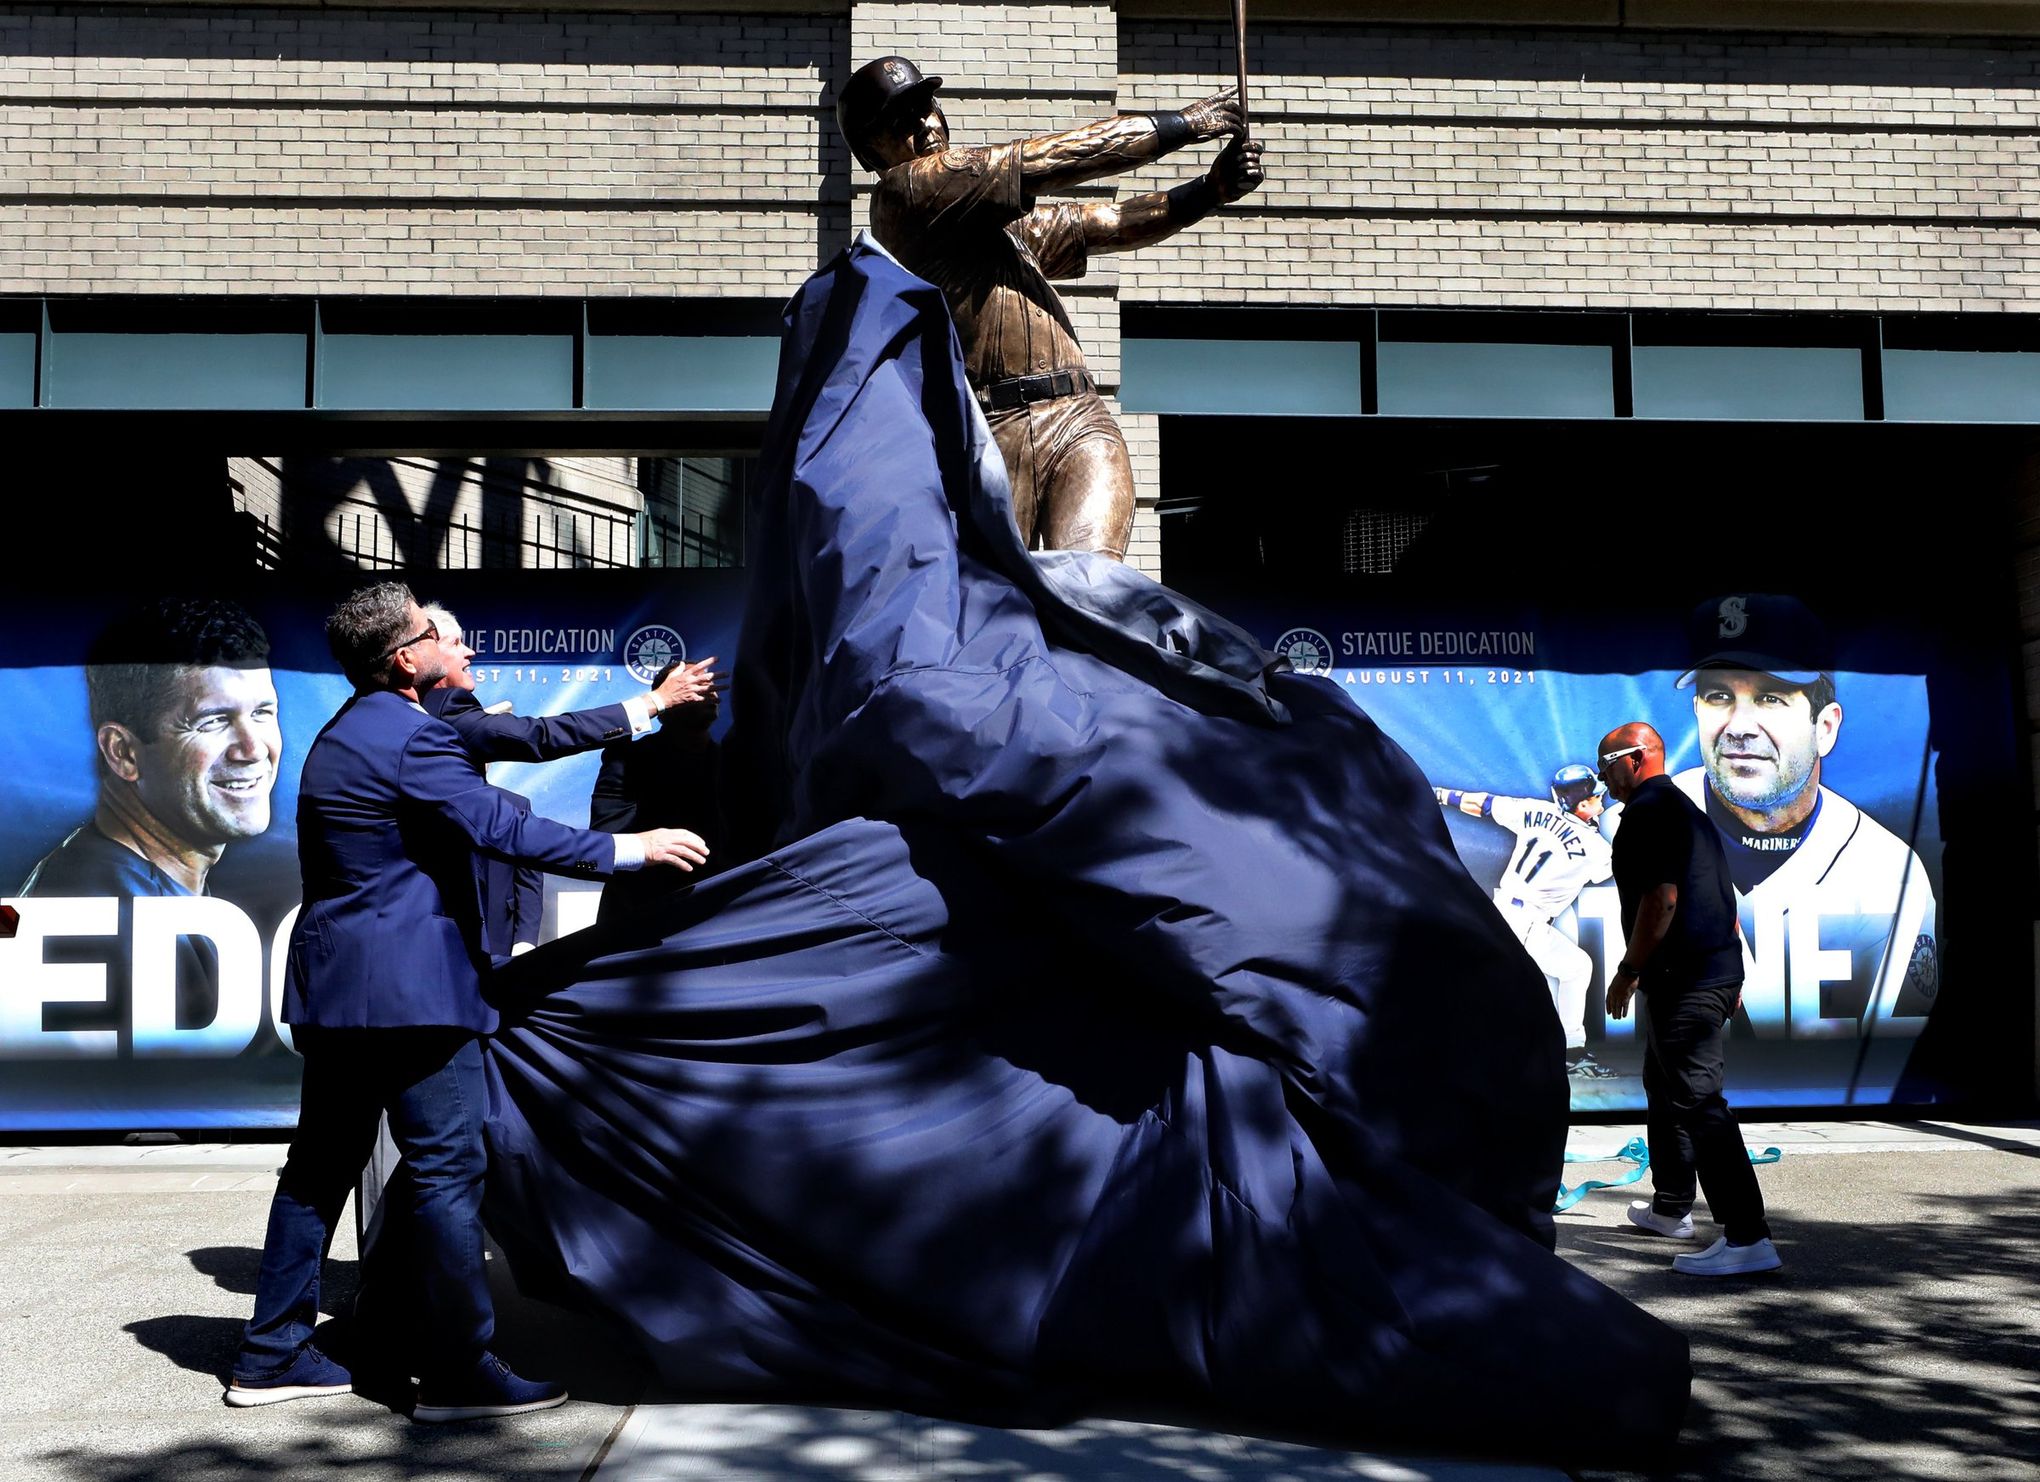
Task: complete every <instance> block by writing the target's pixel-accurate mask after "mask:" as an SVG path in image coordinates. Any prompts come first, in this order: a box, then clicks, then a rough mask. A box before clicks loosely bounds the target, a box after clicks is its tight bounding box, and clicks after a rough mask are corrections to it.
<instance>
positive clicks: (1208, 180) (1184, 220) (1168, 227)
mask: <svg viewBox="0 0 2040 1482" xmlns="http://www.w3.org/2000/svg"><path fill="white" fill-rule="evenodd" d="M1266 178H1267V176H1266V174H1265V173H1264V172H1263V170H1262V168H1261V146H1260V144H1259V143H1258V142H1256V141H1254V140H1247V141H1244V142H1243V141H1241V140H1239V139H1234V140H1233V141H1232V143H1230V144H1228V145H1227V146H1226V147H1225V150H1224V152H1223V153H1221V154H1220V155H1219V157H1218V158H1217V159H1216V160H1214V161H1212V165H1211V169H1210V170H1208V171H1207V172H1206V173H1204V174H1202V175H1200V176H1198V177H1197V178H1196V179H1195V180H1192V181H1189V182H1187V183H1185V184H1183V185H1179V186H1177V187H1175V189H1173V190H1157V191H1151V192H1149V193H1148V194H1146V195H1138V196H1130V197H1128V198H1127V199H1126V200H1123V201H1106V202H1100V203H1099V204H1098V205H1095V206H1086V207H1084V208H1083V231H1084V248H1085V250H1086V252H1127V251H1130V250H1132V249H1133V248H1136V247H1145V246H1147V245H1148V244H1149V243H1151V242H1159V241H1161V240H1162V239H1163V238H1164V237H1172V236H1174V235H1175V234H1176V233H1177V232H1180V231H1181V230H1183V228H1184V227H1186V226H1189V225H1191V224H1193V223H1195V222H1199V221H1202V220H1203V219H1204V218H1205V217H1207V216H1209V215H1210V214H1211V213H1212V212H1213V211H1215V210H1217V209H1218V208H1219V207H1220V206H1224V205H1229V204H1231V203H1232V202H1234V201H1237V200H1238V199H1239V198H1240V197H1241V196H1243V195H1245V194H1246V193H1247V192H1248V191H1250V190H1255V189H1258V188H1259V186H1260V185H1261V182H1262V181H1263V180H1265V179H1266Z"/></svg>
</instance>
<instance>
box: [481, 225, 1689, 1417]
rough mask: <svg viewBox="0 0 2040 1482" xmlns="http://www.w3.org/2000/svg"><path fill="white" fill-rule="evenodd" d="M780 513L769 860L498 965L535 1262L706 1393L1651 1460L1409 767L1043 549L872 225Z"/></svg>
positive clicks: (761, 799) (772, 635) (764, 524)
mask: <svg viewBox="0 0 2040 1482" xmlns="http://www.w3.org/2000/svg"><path fill="white" fill-rule="evenodd" d="M763 482H764V489H763V494H762V498H761V505H762V509H761V515H760V522H759V528H758V531H757V533H756V536H755V538H754V541H753V543H752V547H751V549H752V553H753V557H754V561H753V570H752V583H753V585H752V590H751V598H750V606H749V608H748V610H747V613H746V618H745V627H744V636H743V642H742V645H741V650H740V654H739V659H738V663H737V666H736V669H735V680H736V685H737V693H736V696H735V700H734V704H735V715H734V729H733V732H732V736H731V739H730V742H729V743H728V746H727V748H726V753H725V754H726V756H727V758H728V759H729V761H730V763H731V770H732V772H733V773H739V774H741V776H742V779H743V780H742V783H741V785H740V786H739V787H738V788H736V789H735V790H734V791H733V794H732V797H731V799H730V802H731V805H732V808H733V811H740V812H742V813H743V814H744V815H745V816H744V817H743V818H742V819H741V820H740V821H741V824H742V827H741V828H737V829H736V830H735V831H736V832H738V833H739V834H740V835H741V836H743V837H747V838H749V839H750V840H752V841H753V844H752V848H753V850H754V851H756V857H755V858H753V859H751V860H750V861H749V862H748V863H744V864H741V865H739V866H737V867H736V868H733V869H731V870H729V871H728V872H726V873H724V874H721V875H719V876H717V877H715V878H713V879H710V880H707V881H704V882H703V883H702V884H700V885H698V886H696V887H695V888H694V889H692V890H690V891H686V892H683V893H682V894H681V895H680V896H678V897H676V898H675V899H674V900H673V901H672V902H671V903H670V904H669V905H667V906H665V907H662V908H661V909H660V910H659V911H657V912H656V913H654V914H652V915H650V916H648V917H646V918H644V919H638V920H632V921H627V922H622V923H618V924H616V925H613V926H606V927H602V928H597V929H595V930H591V931H588V932H583V933H579V934H577V935H575V936H573V937H569V938H566V939H563V940H562V941H559V942H556V943H553V944H550V945H549V946H547V947H545V948H541V949H540V950H539V951H537V952H535V953H532V954H530V955H528V956H526V957H524V958H521V959H519V960H518V962H517V963H515V964H514V965H513V966H512V967H511V968H509V969H507V970H506V971H505V972H503V973H502V974H500V975H499V977H500V979H501V981H500V982H499V983H498V984H497V987H496V992H497V995H498V997H499V999H501V1000H502V1001H503V1002H504V1003H505V1005H506V1025H505V1027H504V1029H503V1030H502V1032H501V1033H500V1034H499V1035H497V1036H496V1037H495V1039H494V1040H493V1041H492V1043H491V1047H490V1055H489V1068H490V1077H491V1096H492V1102H493V1106H492V1112H491V1119H490V1124H489V1133H490V1151H491V1160H492V1171H491V1189H490V1205H489V1213H490V1220H491V1227H492V1229H494V1230H495V1231H496V1232H497V1234H498V1237H499V1239H501V1240H503V1242H504V1243H505V1245H506V1247H507V1248H508V1249H509V1250H510V1251H511V1254H512V1255H513V1258H514V1260H515V1262H516V1265H517V1268H518V1271H519V1275H520V1278H522V1279H525V1280H527V1281H528V1282H530V1283H533V1284H535V1285H536V1286H537V1287H538V1288H539V1289H541V1290H545V1291H547V1292H550V1293H553V1294H556V1295H561V1296H563V1297H565V1298H567V1299H570V1300H576V1301H581V1302H586V1303H589V1304H592V1305H594V1306H597V1307H600V1308H602V1309H604V1310H607V1311H609V1312H611V1313H613V1314H615V1315H616V1316H617V1317H619V1318H620V1319H621V1320H622V1321H623V1322H625V1323H626V1324H628V1325H629V1326H630V1327H631V1328H632V1329H633V1330H634V1331H635V1332H636V1333H637V1334H638V1336H639V1338H640V1339H641V1340H642V1341H643V1343H644V1345H645V1347H646V1349H647V1351H648V1352H649V1353H650V1355H651V1356H652V1358H653V1360H654V1362H655V1363H656V1364H657V1365H658V1367H659V1369H660V1371H661V1373H662V1375H663V1376H664V1377H665V1379H666V1380H667V1381H669V1382H670V1383H672V1384H674V1385H676V1386H679V1387H680V1388H681V1389H682V1390H683V1391H685V1392H689V1393H698V1394H703V1395H709V1394H714V1395H754V1396H780V1397H786V1396H796V1395H798V1396H834V1397H849V1398H859V1399H863V1400H866V1401H875V1402H880V1403H887V1404H895V1405H902V1406H907V1407H911V1408H921V1409H929V1410H943V1411H950V1412H964V1413H976V1414H996V1415H1002V1416H1016V1417H1027V1418H1032V1419H1044V1418H1052V1417H1055V1416H1059V1415H1068V1414H1071V1413H1075V1412H1077V1411H1080V1410H1083V1409H1087V1408H1089V1409H1097V1408H1126V1407H1135V1406H1147V1407H1152V1406H1167V1407H1172V1408H1177V1409H1180V1408H1183V1407H1188V1408H1189V1409H1191V1410H1192V1411H1194V1412H1195V1413H1198V1414H1201V1415H1205V1416H1208V1417H1210V1418H1212V1419H1224V1420H1226V1421H1228V1422H1232V1423H1243V1424H1258V1425H1282V1426H1300V1427H1305V1428H1308V1429H1311V1430H1314V1431H1319V1432H1336V1433H1341V1434H1348V1435H1364V1436H1369V1437H1390V1436H1399V1437H1416V1438H1419V1439H1424V1438H1428V1439H1434V1440H1441V1441H1448V1442H1450V1443H1452V1444H1456V1445H1465V1444H1492V1445H1499V1446H1503V1447H1508V1448H1522V1449H1528V1450H1549V1449H1551V1448H1552V1447H1554V1446H1557V1445H1559V1444H1560V1443H1562V1442H1566V1441H1568V1440H1576V1439H1577V1437H1578V1436H1579V1435H1580V1434H1581V1433H1582V1429H1583V1428H1586V1429H1590V1430H1591V1431H1593V1432H1594V1433H1596V1434H1598V1435H1601V1436H1603V1437H1605V1438H1606V1439H1608V1440H1610V1441H1613V1442H1615V1443H1618V1444H1643V1443H1652V1442H1657V1441H1661V1440H1664V1439H1666V1438H1668V1437H1669V1436H1670V1435H1671V1434H1673V1433H1674V1432H1675V1431H1676V1428H1677V1425H1678V1421H1679V1417H1680V1414H1681V1413H1682V1411H1683V1408H1684V1404H1685V1400H1686V1393H1687V1385H1688V1378H1689V1375H1688V1370H1687V1359H1686V1348H1685V1343H1684V1341H1683V1340H1682V1339H1681V1338H1680V1337H1679V1336H1678V1335H1676V1334H1675V1333H1673V1332H1671V1331H1670V1330H1669V1329H1666V1328H1665V1327H1663V1326H1662V1325H1660V1324H1658V1323H1656V1322H1655V1321H1654V1320H1652V1319H1650V1318H1648V1317H1646V1316H1645V1315H1644V1314H1642V1313H1641V1312H1639V1311H1638V1310H1637V1309H1635V1308H1634V1307H1632V1306H1631V1305H1630V1304H1629V1303H1627V1302H1626V1301H1624V1300H1623V1299H1621V1298H1619V1297H1617V1296H1616V1295H1615V1294H1613V1293H1612V1292H1610V1291H1608V1290H1607V1289H1606V1288H1604V1287H1601V1286H1600V1285H1598V1284H1597V1283H1595V1282H1593V1281H1592V1280H1590V1279H1588V1278H1587V1277H1585V1276H1583V1275H1581V1274H1579V1273H1577V1272H1575V1271H1573V1270H1572V1269H1571V1268H1570V1267H1568V1266H1567V1265H1565V1264H1564V1263H1563V1262H1561V1261H1559V1260H1558V1259H1556V1258H1555V1257H1554V1256H1553V1255H1551V1254H1550V1251H1549V1247H1550V1245H1551V1243H1552V1224H1551V1215H1550V1209H1551V1206H1552V1202H1553V1199H1554V1196H1555V1193H1556V1189H1557V1185H1558V1178H1559V1173H1560V1169H1561V1155H1562V1151H1563V1143H1564V1135H1565V1117H1566V1099H1567V1093H1566V1086H1565V1080H1564V1075H1563V1057H1562V1054H1561V1048H1562V1047H1561V1034H1560V1030H1559V1026H1558V1024H1557V1021H1556V1018H1555V1016H1554V1015H1553V1013H1552V1010H1551V1002H1550V998H1549V995H1548V994H1547V993H1546V991H1545V986H1544V983H1543V981H1542V978H1541V977H1540V975H1539V974H1538V973H1537V971H1536V969H1535V968H1534V967H1533V966H1532V965H1531V964H1530V963H1529V961H1528V960H1527V958H1526V957H1525V956H1524V954H1523V953H1522V951H1521V949H1520V948H1519V947H1518V946H1517V945H1516V943H1515V942H1514V940H1513V939H1512V938H1511V937H1510V935H1509V934H1508V932H1507V930H1506V929H1505V927H1504V926H1503V923H1502V922H1501V920H1500V918H1499V917H1498V916H1497V915H1496V914H1495V912H1494V909H1493V907H1492V906H1491V905H1490V904H1489V902H1488V900H1487V899H1486V896H1485V895H1484V893H1483V892H1482V891H1480V890H1479V889H1478V888H1477V887H1476V886H1475V885H1474V883H1473V882H1472V881H1471V879H1470V878H1469V877H1468V876H1467V874H1466V872H1465V870H1464V869H1463V868H1462V867H1461V865H1460V864H1459V861H1458V859H1457V856H1456V855H1455V853H1454V851H1453V848H1452V845H1451V843H1450V841H1449V839H1448V837H1447V835H1446V832H1445V828H1444V826H1443V824H1442V822H1441V821H1440V819H1439V816H1438V810H1437V806H1436V804H1435V802H1434V801H1433V799H1432V796H1431V793H1430V790H1429V787H1428V785H1427V784H1426V783H1425V782H1424V780H1423V779H1422V778H1421V777H1420V776H1419V775H1418V774H1417V772H1416V769H1415V768H1414V767H1413V766H1412V765H1411V763H1410V762H1409V760H1408V758H1407V757H1405V756H1404V755H1403V753H1402V752H1401V750H1400V749H1399V748H1398V747H1397V746H1396V745H1395V744H1394V743H1393V742H1392V741H1390V740H1389V739H1388V738H1387V737H1386V736H1384V735H1382V734H1381V732H1380V731H1379V730H1378V729H1377V728H1376V727H1375V726H1374V725H1373V724H1372V722H1370V721H1369V720H1368V719H1367V718H1366V717H1365V716H1364V715H1363V714H1361V713H1360V712H1359V711H1357V710H1356V709H1354V708H1353V706H1352V705H1351V704H1350V703H1349V702H1348V701H1347V700H1346V699H1345V698H1344V697H1343V696H1342V695H1341V694H1339V693H1338V692H1337V691H1336V690H1334V689H1333V688H1332V687H1331V686H1329V685H1327V684H1325V683H1323V682H1322V681H1319V680H1315V679H1310V678H1305V677H1301V676H1297V675H1294V674H1290V673H1287V672H1283V671H1281V670H1280V668H1279V666H1273V665H1272V663H1271V660H1270V659H1269V657H1268V656H1267V655H1266V654H1265V653H1264V652H1262V651H1261V649H1260V648H1259V647H1258V645H1256V644H1255V643H1254V642H1253V640H1252V639H1250V638H1249V637H1248V636H1247V635H1245V634H1244V633H1241V632H1240V631H1238V630H1237V629H1235V628H1233V627H1231V625H1229V624H1227V623H1225V622H1224V621H1223V620H1222V619H1220V618H1218V617H1216V616H1215V615H1213V614H1210V613H1208V612H1204V611H1201V610H1199V609H1197V608H1196V607H1195V606H1194V605H1192V604H1189V603H1187V602H1184V601H1183V600H1182V599H1180V598H1178V597H1177V596H1176V595H1175V594H1173V593H1171V592H1169V591H1168V590H1167V589H1165V588H1162V587H1159V586H1157V585H1156V584H1154V583H1153V582H1150V581H1148V580H1146V579H1145V578H1142V577H1140V576H1138V575H1137V574H1135V573H1132V572H1130V571H1127V570H1125V569H1124V568H1121V567H1118V566H1116V565H1114V564H1113V563H1110V562H1104V561H1100V560H1097V559H1096V558H1092V557H1087V556H1076V555H1056V556H1030V555H1029V554H1028V553H1027V552H1026V551H1024V550H1022V549H1021V548H1020V545H1019V541H1018V538H1017V536H1016V535H1015V534H1014V533H1013V529H1012V520H1011V515H1010V509H1009V502H1010V496H1009V494H1008V492H1007V488H1006V482H1005V477H1004V473H1003V470H1002V469H1001V467H1000V466H999V463H998V457H997V453H996V450H995V449H993V448H992V447H991V446H990V442H989V438H988V436H987V434H986V431H985V428H984V425H983V421H982V418H981V417H979V416H977V414H976V412H975V407H974V405H973V404H972V402H971V400H970V397H969V392H968V390H967V388H966V386H965V384H964V380H963V374H962V367H961V361H960V357H959V355H958V352H957V347H956V340H955V335H954V333H953V330H952V329H951V327H950V324H949V320H948V317H947V315H946V313H945V311H944V309H943V307H942V300H941V296H940V294H939V293H938V292H937V291H936V290H935V289H933V288H932V287H930V286H929V285H927V284H925V283H923V282H921V281H919V280H918V279H916V278H914V277H913V276H912V275H910V274H908V273H907V272H905V270H904V269H902V268H900V267H899V266H898V265H897V264H895V263H894V262H892V261H891V259H890V258H888V257H887V256H885V255H884V254H883V253H882V252H879V251H877V250H875V249H874V248H872V247H871V246H869V245H868V244H862V243H860V244H859V245H858V246H857V247H854V248H852V249H851V250H850V251H849V252H847V253H845V254H844V255H843V256H841V257H839V258H838V259H837V260H836V262H835V263H833V264H832V265H831V266H830V267H828V268H826V269H824V270H823V271H822V272H820V273H818V274H816V275H815V277H814V278H813V279H811V280H810V282H809V283H808V285H807V286H806V287H805V288H804V289H803V290H802V292H801V293H800V294H799V295H798V296H796V298H795V299H794V300H793V302H792V304H791V305H790V306H789V309H788V311H787V319H786V336H785V342H784V347H783V351H782V359H781V369H780V378H779V393H778V399H777V402H776V405H775V409H774V416H773V422H772V426H771V430H770V433H769V435H768V453H767V467H766V473H765V478H764V481H763ZM736 822H739V820H733V824H734V823H736Z"/></svg>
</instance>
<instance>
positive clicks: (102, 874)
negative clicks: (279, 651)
mask: <svg viewBox="0 0 2040 1482" xmlns="http://www.w3.org/2000/svg"><path fill="white" fill-rule="evenodd" d="M85 683H86V693H87V696H88V703H89V707H90V716H91V724H92V735H93V743H94V751H95V757H96V771H97V776H98V786H99V792H98V801H97V803H96V805H95V807H94V809H93V813H92V817H91V818H90V819H89V820H87V821H86V822H84V823H82V824H80V825H79V826H78V827H77V828H75V829H73V830H72V831H71V833H70V834H69V835H68V836H67V837H66V838H65V839H64V840H63V842H61V843H60V844H58V845H57V846H56V848H54V849H52V850H51V851H50V852H49V853H48V854H46V855H44V856H43V857H42V859H41V860H40V861H38V862H37V863H36V865H35V867H34V868H33V869H32V870H30V872H29V875H28V878H27V880H26V881H25V882H23V884H22V887H21V889H20V890H19V891H18V892H17V894H19V895H22V896H107V895H111V896H165V895H203V894H205V891H206V877H207V875H208V874H209V873H210V872H211V870H212V868H213V866H214V865H216V864H218V863H219V859H220V856H221V854H222V853H223V852H224V851H225V849H226V847H227V846H228V845H229V844H232V843H234V842H235V841H236V840H240V839H250V838H253V837H255V836H256V835H258V834H261V833H263V832H264V831H265V830H267V829H268V827H269V814H270V808H269V802H270V794H271V792H272V791H273V790H274V788H275V785H276V767H277V758H278V756H279V754H280V753H281V751H282V748H283V739H282V733H281V731H280V729H279V727H278V723H277V704H276V685H275V683H274V681H273V680H272V678H271V676H270V672H269V640H268V637H267V635H265V634H264V632H263V630H262V627H261V625H260V624H259V623H257V622H256V621H255V619H254V618H253V617H251V616H250V615H249V614H248V613H247V611H246V610H245V609H243V608H241V607H240V606H238V605H236V604H235V603H232V602H223V601H217V600H213V599H167V600H162V601H156V602H151V603H148V604H146V605H144V606H143V607H141V608H138V609H137V610H135V611H134V612H132V613H130V614H128V615H127V616H125V617H124V618H122V619H121V620H119V621H117V622H116V623H115V624H113V625H112V626H111V627H109V628H108V629H107V630H106V631H105V632H104V633H102V634H101V635H100V636H99V638H98V640H97V641H95V643H94V644H93V646H92V651H91V653H90V655H89V656H88V658H87V660H86V669H85Z"/></svg>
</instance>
